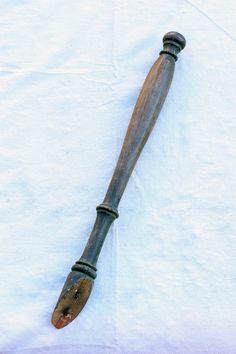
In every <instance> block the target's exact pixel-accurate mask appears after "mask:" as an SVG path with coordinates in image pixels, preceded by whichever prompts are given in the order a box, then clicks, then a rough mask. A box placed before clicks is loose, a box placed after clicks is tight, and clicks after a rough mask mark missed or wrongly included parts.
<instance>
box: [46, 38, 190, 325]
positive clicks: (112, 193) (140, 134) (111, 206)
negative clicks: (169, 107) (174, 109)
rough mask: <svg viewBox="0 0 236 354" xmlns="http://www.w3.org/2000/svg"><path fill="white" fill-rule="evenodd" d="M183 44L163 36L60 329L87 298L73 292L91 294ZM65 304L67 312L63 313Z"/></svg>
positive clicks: (66, 292) (66, 294) (69, 288)
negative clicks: (102, 254)
mask: <svg viewBox="0 0 236 354" xmlns="http://www.w3.org/2000/svg"><path fill="white" fill-rule="evenodd" d="M184 47H185V39H184V37H183V36H182V35H181V34H179V33H177V32H168V33H167V34H166V35H165V36H164V38H163V50H162V51H161V52H160V56H159V58H158V59H157V61H156V62H155V63H154V65H153V66H152V68H151V70H150V71H149V74H148V75H147V77H146V80H145V82H144V84H143V87H142V90H141V92H140V94H139V97H138V100H137V102H136V105H135V107H134V111H133V114H132V117H131V120H130V123H129V127H128V130H127V133H126V136H125V139H124V142H123V146H122V149H121V152H120V156H119V159H118V162H117V165H116V168H115V170H114V174H113V176H112V179H111V182H110V184H109V187H108V190H107V193H106V196H105V198H104V200H103V202H102V204H100V205H99V206H98V207H97V217H96V221H95V224H94V227H93V229H92V232H91V234H90V237H89V240H88V242H87V245H86V247H85V249H84V252H83V254H82V256H81V258H80V259H79V261H77V262H76V263H75V264H74V266H73V267H72V272H71V273H70V274H69V276H68V278H67V281H66V283H65V285H64V288H63V290H62V293H61V295H60V297H59V300H58V303H57V305H56V308H55V310H54V313H53V317H52V323H53V324H54V325H55V326H56V327H57V328H62V327H64V326H65V325H67V324H68V323H70V322H71V321H72V320H73V319H74V318H75V317H76V316H77V315H78V313H79V312H80V311H81V310H82V308H83V306H84V304H85V303H86V301H87V298H86V299H85V297H86V296H83V297H82V296H81V297H80V301H78V299H76V297H75V296H74V297H73V296H72V295H71V293H73V291H77V294H78V288H79V291H80V292H81V294H84V293H85V294H88V296H89V294H90V292H91V289H92V285H93V280H94V279H95V278H96V265H97V260H98V257H99V254H100V251H101V249H102V245H103V243H104V240H105V238H106V235H107V233H108V231H109V228H110V226H111V224H112V222H113V221H114V220H115V219H116V218H117V217H118V205H119V202H120V200H121V197H122V195H123V193H124V190H125V187H126V185H127V183H128V180H129V178H130V175H131V173H132V171H133V169H134V167H135V164H136V162H137V160H138V157H139V155H140V153H141V151H142V149H143V147H144V145H145V143H146V141H147V139H148V137H149V135H150V133H151V131H152V129H153V127H154V124H155V122H156V120H157V117H158V114H159V112H160V110H161V108H162V105H163V103H164V101H165V98H166V96H167V93H168V90H169V87H170V84H171V81H172V78H173V74H174V68H175V62H176V60H177V54H178V53H179V52H180V51H181V50H182V49H183V48H184ZM85 280H86V281H85ZM78 284H79V286H78ZM82 284H86V288H89V291H85V290H83V286H82ZM77 297H78V296H77ZM81 298H83V301H81ZM68 299H70V301H69V303H68ZM72 299H73V301H72ZM76 304H77V305H76ZM65 307H66V311H64V312H63V308H65Z"/></svg>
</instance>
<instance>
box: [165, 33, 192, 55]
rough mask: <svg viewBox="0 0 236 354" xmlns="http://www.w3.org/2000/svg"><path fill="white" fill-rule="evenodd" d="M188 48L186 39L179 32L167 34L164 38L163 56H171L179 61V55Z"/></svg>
mask: <svg viewBox="0 0 236 354" xmlns="http://www.w3.org/2000/svg"><path fill="white" fill-rule="evenodd" d="M185 46H186V39H185V38H184V36H183V35H182V34H180V33H178V32H174V31H171V32H167V33H166V34H165V35H164V37H163V47H164V48H163V50H162V51H161V54H170V55H171V56H172V57H174V59H175V60H177V54H179V52H180V51H181V50H183V49H184V47H185Z"/></svg>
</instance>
